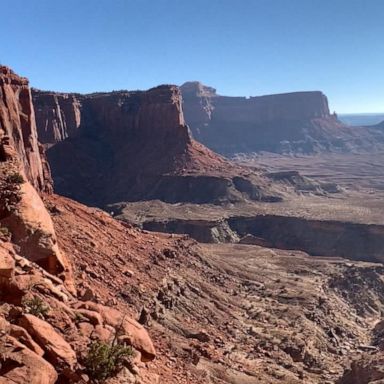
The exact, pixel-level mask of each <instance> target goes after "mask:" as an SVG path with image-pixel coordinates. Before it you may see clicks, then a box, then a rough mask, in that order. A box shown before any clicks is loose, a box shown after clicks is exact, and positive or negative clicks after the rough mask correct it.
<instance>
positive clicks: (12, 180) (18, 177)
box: [7, 172, 25, 184]
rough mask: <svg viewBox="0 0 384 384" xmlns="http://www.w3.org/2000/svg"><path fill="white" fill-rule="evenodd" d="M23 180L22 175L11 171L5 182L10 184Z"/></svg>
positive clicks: (21, 182)
mask: <svg viewBox="0 0 384 384" xmlns="http://www.w3.org/2000/svg"><path fill="white" fill-rule="evenodd" d="M24 181H25V180H24V177H23V176H22V175H21V174H20V173H18V172H14V173H11V174H10V175H8V176H7V182H8V183H10V184H23V183H24Z"/></svg>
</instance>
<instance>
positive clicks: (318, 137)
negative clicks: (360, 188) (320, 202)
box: [180, 82, 384, 155]
mask: <svg viewBox="0 0 384 384" xmlns="http://www.w3.org/2000/svg"><path fill="white" fill-rule="evenodd" d="M180 89H181V92H182V95H183V101H184V102H183V110H184V115H185V119H186V122H187V124H188V125H189V127H190V128H191V130H192V133H193V136H194V138H195V139H197V140H199V141H200V142H202V143H203V144H205V145H207V146H208V147H209V148H211V149H213V150H214V151H217V152H219V153H222V154H225V155H234V154H236V153H252V152H258V151H269V152H278V153H287V152H288V153H289V152H301V153H312V152H319V151H347V150H353V149H355V148H371V147H374V146H375V145H376V144H377V139H379V142H381V143H383V142H384V137H383V136H380V137H377V135H376V136H375V135H372V133H371V132H370V131H369V130H367V129H365V128H363V127H360V128H358V127H354V128H352V127H348V126H346V125H344V124H343V123H341V122H340V121H339V120H338V119H337V116H336V115H335V114H331V113H330V111H329V106H328V100H327V97H326V96H325V95H324V94H323V93H322V92H319V91H313V92H294V93H285V94H276V95H267V96H258V97H249V98H246V97H227V96H220V95H218V94H217V93H216V90H215V89H214V88H211V87H207V86H205V85H203V84H201V83H199V82H187V83H185V84H183V85H182V86H181V87H180Z"/></svg>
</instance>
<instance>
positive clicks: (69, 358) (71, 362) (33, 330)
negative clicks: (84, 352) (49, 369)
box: [19, 314, 77, 368]
mask: <svg viewBox="0 0 384 384" xmlns="http://www.w3.org/2000/svg"><path fill="white" fill-rule="evenodd" d="M19 325H20V326H21V327H23V328H24V329H25V330H26V331H27V332H28V333H29V334H30V335H31V336H32V338H33V339H34V341H35V342H36V343H37V344H39V346H40V347H41V348H43V349H44V351H45V356H46V359H47V360H48V361H49V362H50V363H52V364H54V365H56V364H64V365H66V366H69V367H70V368H73V367H74V366H75V364H76V361H77V359H76V354H75V352H74V351H73V349H72V347H71V346H70V345H69V344H68V343H67V342H66V341H65V340H64V339H63V337H62V336H61V335H60V334H59V333H57V332H56V331H55V330H54V328H53V327H52V326H51V325H50V324H49V323H47V322H46V321H44V320H41V319H39V318H38V317H36V316H33V315H30V314H24V315H23V316H22V317H21V318H20V320H19Z"/></svg>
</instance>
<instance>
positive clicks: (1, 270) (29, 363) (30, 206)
mask: <svg viewBox="0 0 384 384" xmlns="http://www.w3.org/2000/svg"><path fill="white" fill-rule="evenodd" d="M0 74H1V76H0V85H1V88H0V90H1V93H0V154H1V157H0V382H1V383H4V384H10V383H16V384H26V383H31V384H42V383H43V384H54V383H63V382H66V383H68V382H82V383H86V382H94V380H96V379H99V378H100V377H101V376H99V375H103V378H104V376H105V375H106V373H108V375H107V376H105V378H108V377H109V374H113V375H117V374H122V378H121V380H120V381H117V382H116V383H121V382H127V380H131V381H130V382H133V381H132V380H135V377H134V374H133V373H130V371H129V369H131V371H133V372H135V375H137V374H138V373H139V371H138V368H137V367H136V365H135V364H138V363H139V362H141V361H143V362H148V361H151V360H153V359H154V358H155V356H156V351H155V348H154V346H153V343H152V340H151V339H150V337H149V335H148V333H147V331H146V330H145V329H144V327H143V326H142V325H140V324H139V323H137V322H136V321H135V320H134V319H132V318H131V317H130V316H127V314H124V313H122V312H120V311H117V310H115V309H112V308H109V307H107V306H105V305H102V304H101V303H96V302H94V301H93V302H92V300H94V297H92V296H91V297H88V298H86V297H82V299H83V300H79V299H78V298H77V295H78V292H77V289H76V288H77V287H76V285H78V281H75V279H74V274H73V266H72V264H71V260H70V258H69V257H68V256H67V255H66V254H65V253H63V252H62V251H61V250H60V248H59V245H58V241H57V237H56V232H55V229H54V226H53V222H52V219H51V216H50V214H49V213H48V211H47V209H46V207H45V205H44V203H43V201H42V198H41V196H45V198H48V196H49V194H43V193H42V192H44V191H46V192H50V175H49V169H48V168H45V169H44V159H43V158H42V156H43V155H44V152H43V151H41V150H39V144H38V142H37V133H36V126H35V120H34V112H33V106H32V103H31V97H30V90H29V88H28V82H27V80H25V79H23V78H20V77H18V76H17V75H15V74H14V73H13V72H12V71H10V70H9V69H8V68H5V67H1V71H0ZM34 186H35V187H36V188H37V189H38V190H39V191H40V192H41V193H42V194H41V195H39V193H38V192H37V189H35V188H34ZM95 343H96V344H95ZM116 345H118V346H119V348H121V349H120V353H123V352H121V351H124V353H123V354H122V355H121V356H125V357H124V358H125V360H122V358H120V361H118V362H115V363H114V364H115V366H113V367H112V370H111V371H110V372H109V371H106V369H107V368H106V367H105V366H103V361H102V360H97V359H98V358H100V355H95V353H97V351H98V350H97V349H95V348H102V349H103V351H106V350H108V349H109V348H115V347H116ZM92 348H93V349H92ZM92 351H94V352H92ZM95 351H96V352H95ZM135 351H137V352H135ZM92 353H93V354H92ZM134 355H135V356H134ZM96 361H97V363H96ZM104 364H105V362H104ZM100 367H101V368H100ZM100 369H102V372H101V373H100ZM103 369H104V370H103ZM124 369H125V370H126V372H125V373H124V371H123V370H124ZM130 378H131V379H130ZM156 380H157V379H156V377H153V376H152V378H148V380H146V379H145V378H143V383H147V384H149V383H154V382H156Z"/></svg>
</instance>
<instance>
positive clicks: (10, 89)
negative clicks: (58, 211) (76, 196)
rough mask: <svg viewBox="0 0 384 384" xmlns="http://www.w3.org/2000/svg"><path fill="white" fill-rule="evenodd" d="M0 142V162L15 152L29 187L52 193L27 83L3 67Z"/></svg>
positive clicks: (24, 79) (0, 97)
mask: <svg viewBox="0 0 384 384" xmlns="http://www.w3.org/2000/svg"><path fill="white" fill-rule="evenodd" d="M0 140H1V142H2V144H3V146H2V148H3V149H2V151H1V152H0V161H5V160H6V158H7V157H8V156H9V157H12V153H13V151H15V152H16V153H17V156H18V158H19V159H20V161H21V164H22V168H23V172H24V173H25V175H26V177H27V179H28V180H29V181H30V182H31V184H32V185H33V186H34V187H35V188H36V189H37V190H39V191H51V189H52V184H51V179H50V172H49V167H48V164H47V162H46V159H45V154H44V150H43V148H42V147H41V146H40V144H39V142H38V139H37V129H36V123H35V114H34V109H33V104H32V96H31V90H30V88H29V83H28V80H27V79H26V78H24V77H20V76H18V75H16V74H15V73H14V72H13V71H12V70H11V69H9V68H8V67H5V66H0ZM6 151H10V152H12V153H6Z"/></svg>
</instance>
